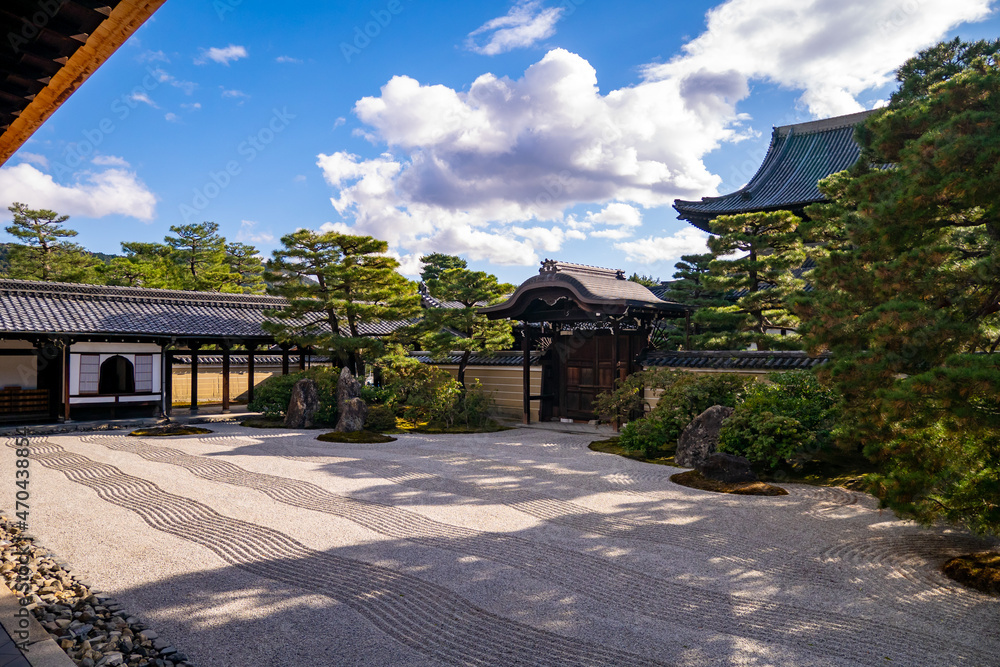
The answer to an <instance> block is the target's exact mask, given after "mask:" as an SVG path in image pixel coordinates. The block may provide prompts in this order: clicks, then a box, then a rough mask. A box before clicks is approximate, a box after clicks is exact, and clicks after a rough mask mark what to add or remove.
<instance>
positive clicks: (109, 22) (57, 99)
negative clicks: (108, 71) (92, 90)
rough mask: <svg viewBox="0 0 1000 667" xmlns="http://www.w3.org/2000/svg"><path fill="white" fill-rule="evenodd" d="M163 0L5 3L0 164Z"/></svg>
mask: <svg viewBox="0 0 1000 667" xmlns="http://www.w3.org/2000/svg"><path fill="white" fill-rule="evenodd" d="M165 1H166V0H4V1H3V4H2V5H0V34H2V35H4V38H3V39H4V43H3V45H2V46H0V132H2V134H0V165H2V164H3V163H5V162H6V161H7V160H8V159H9V158H10V156H11V155H13V154H14V153H15V152H16V151H17V150H18V149H19V148H20V147H21V146H22V145H23V144H24V142H25V141H27V140H28V138H29V137H31V135H32V134H34V132H35V131H36V130H37V129H38V128H39V127H40V126H41V125H42V123H44V122H45V121H46V120H47V119H48V118H49V116H51V115H52V114H53V113H54V112H55V111H56V109H58V108H59V107H60V106H61V105H62V104H63V102H65V101H66V100H67V99H68V98H69V96H70V95H72V94H73V93H74V92H75V91H76V89H77V88H79V87H80V85H81V84H83V82H84V81H86V80H87V79H88V78H89V77H90V75H91V74H93V73H94V72H95V71H97V68H99V67H100V66H101V65H103V64H104V62H105V61H106V60H107V59H108V58H109V57H110V56H111V54H113V53H114V52H115V51H117V50H118V48H119V47H120V46H121V45H122V44H124V43H125V41H126V40H127V39H128V38H129V37H131V36H132V34H133V33H135V31H136V30H137V29H138V28H139V26H141V25H142V24H143V23H145V22H146V20H147V19H148V18H149V17H150V16H152V15H153V12H155V11H156V10H157V9H159V7H160V6H161V5H162V4H163V3H164V2H165Z"/></svg>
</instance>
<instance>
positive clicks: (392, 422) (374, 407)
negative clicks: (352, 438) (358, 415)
mask: <svg viewBox="0 0 1000 667" xmlns="http://www.w3.org/2000/svg"><path fill="white" fill-rule="evenodd" d="M394 428H396V411H395V410H393V409H392V408H391V407H390V406H388V405H379V404H378V403H375V404H369V405H368V416H367V417H366V418H365V430H367V431H376V432H381V431H391V430H392V429H394Z"/></svg>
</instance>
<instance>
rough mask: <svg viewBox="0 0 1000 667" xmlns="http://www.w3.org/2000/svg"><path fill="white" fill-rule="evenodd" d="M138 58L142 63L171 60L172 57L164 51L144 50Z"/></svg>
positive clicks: (167, 61)
mask: <svg viewBox="0 0 1000 667" xmlns="http://www.w3.org/2000/svg"><path fill="white" fill-rule="evenodd" d="M136 60H138V61H139V62H141V63H156V62H160V63H169V62H170V58H168V57H167V54H166V53H164V52H163V51H143V52H142V53H141V54H139V56H138V58H136Z"/></svg>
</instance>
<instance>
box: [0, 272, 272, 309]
mask: <svg viewBox="0 0 1000 667" xmlns="http://www.w3.org/2000/svg"><path fill="white" fill-rule="evenodd" d="M0 292H25V293H31V294H52V295H58V296H64V297H84V298H91V299H94V298H96V299H135V300H141V301H186V302H199V303H206V302H212V303H228V304H238V305H242V306H253V305H259V306H261V307H272V306H283V305H287V303H288V302H287V300H286V299H284V298H283V297H280V296H270V295H267V294H239V293H229V292H197V291H194V290H171V289H158V288H152V287H122V286H117V285H88V284H85V283H60V282H47V281H40V280H18V279H14V278H0Z"/></svg>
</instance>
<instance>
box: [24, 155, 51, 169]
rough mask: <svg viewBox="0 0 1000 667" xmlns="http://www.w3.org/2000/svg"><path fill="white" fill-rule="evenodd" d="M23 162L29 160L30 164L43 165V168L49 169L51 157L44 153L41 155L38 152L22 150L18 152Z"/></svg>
mask: <svg viewBox="0 0 1000 667" xmlns="http://www.w3.org/2000/svg"><path fill="white" fill-rule="evenodd" d="M17 157H18V158H20V160H21V161H22V162H28V163H30V164H33V165H36V166H38V167H41V168H42V169H47V168H48V166H49V159H48V158H47V157H45V156H44V155H39V154H38V153H29V152H27V151H21V152H19V153H18V154H17Z"/></svg>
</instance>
